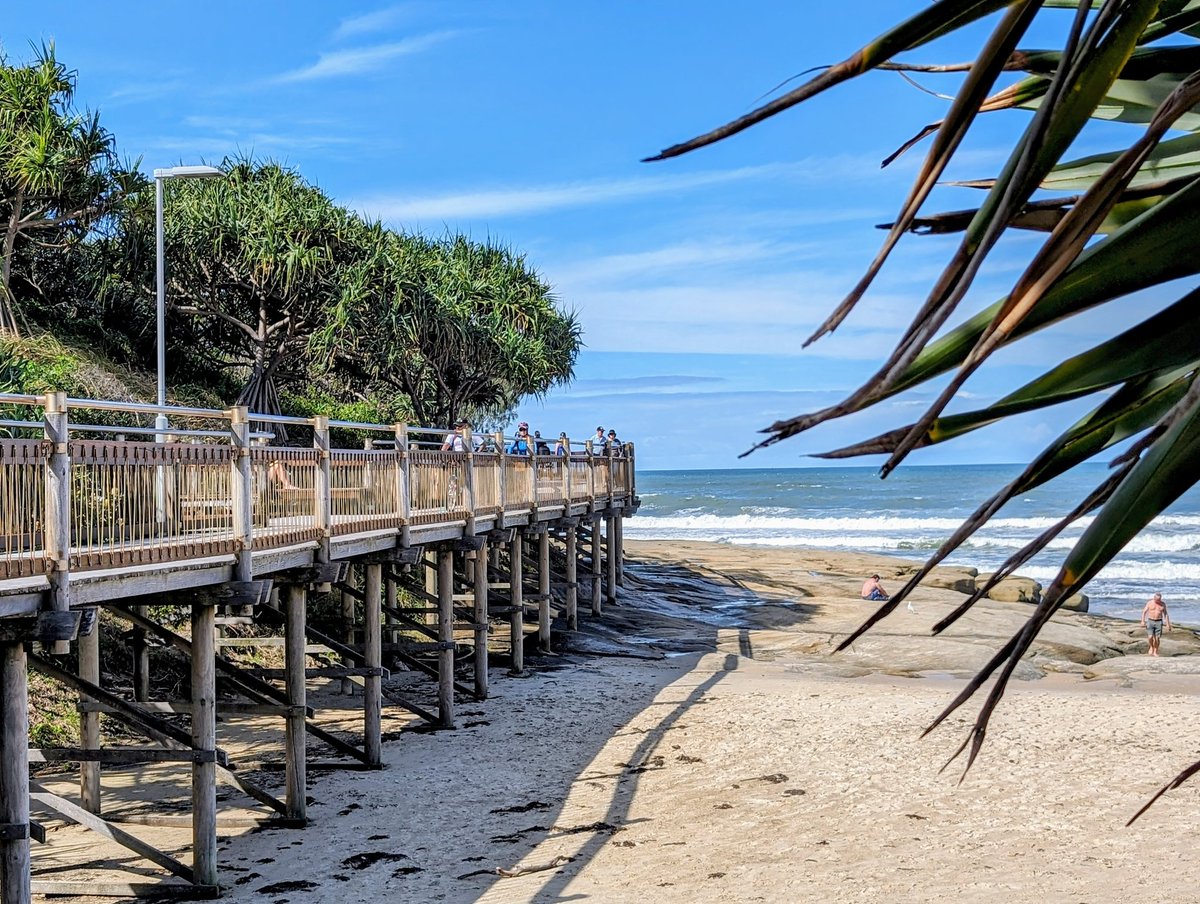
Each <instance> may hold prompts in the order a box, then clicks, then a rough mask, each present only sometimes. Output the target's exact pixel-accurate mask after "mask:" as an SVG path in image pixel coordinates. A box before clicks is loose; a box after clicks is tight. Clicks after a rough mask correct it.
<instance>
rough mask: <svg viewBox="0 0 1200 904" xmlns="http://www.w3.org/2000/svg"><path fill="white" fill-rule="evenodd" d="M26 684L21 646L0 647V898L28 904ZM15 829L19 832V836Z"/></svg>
mask: <svg viewBox="0 0 1200 904" xmlns="http://www.w3.org/2000/svg"><path fill="white" fill-rule="evenodd" d="M28 748H29V685H28V675H27V671H26V662H25V647H24V646H23V645H22V644H20V643H14V642H11V641H10V642H8V643H2V644H0V823H2V824H4V826H5V827H7V829H8V831H9V833H10V835H9V837H3V838H0V900H2V901H4V902H5V904H29V901H30V894H31V892H30V886H29V760H28V753H27V752H26V751H27V750H28ZM17 829H19V830H20V831H19V832H18V831H17Z"/></svg>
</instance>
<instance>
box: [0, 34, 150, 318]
mask: <svg viewBox="0 0 1200 904" xmlns="http://www.w3.org/2000/svg"><path fill="white" fill-rule="evenodd" d="M75 83H76V76H75V73H74V72H71V71H68V70H67V68H66V67H65V66H63V65H62V64H61V63H59V62H58V60H57V59H56V58H55V55H54V47H53V46H48V47H43V48H42V49H41V51H40V53H39V55H38V57H37V59H36V60H34V62H33V63H31V64H28V65H11V64H9V63H8V61H7V60H6V59H4V58H3V57H2V56H0V218H2V222H3V229H4V237H3V245H2V252H0V253H2V265H0V332H9V333H17V332H19V329H20V312H19V311H18V309H17V306H16V305H15V304H14V299H15V296H14V292H13V289H12V280H13V263H14V260H15V258H16V256H17V254H18V253H19V252H20V251H22V250H26V249H22V247H21V246H22V245H23V244H27V243H36V245H38V246H40V247H46V246H51V247H55V246H58V247H61V246H63V245H65V244H66V243H69V242H73V241H79V240H81V239H83V238H84V236H86V235H87V233H88V230H89V229H90V228H91V227H92V226H93V224H94V223H95V222H96V221H97V220H98V219H99V218H100V217H102V216H104V215H105V214H107V213H109V212H110V211H112V210H113V209H114V206H115V205H116V204H117V203H119V202H120V200H121V199H122V198H123V197H124V196H125V194H126V193H127V192H128V191H130V190H133V189H136V188H137V187H138V186H139V185H140V184H142V182H143V181H144V180H143V179H142V177H141V176H140V175H139V174H138V173H137V172H136V171H135V170H134V169H126V168H123V167H122V166H120V164H119V163H118V160H117V157H116V153H115V149H114V140H113V136H112V135H111V134H110V133H109V132H108V131H107V130H105V129H104V128H103V127H102V126H101V125H100V119H99V116H98V115H97V114H94V113H87V112H77V111H76V110H75V109H74V105H73V99H74V94H75ZM27 260H29V261H33V260H36V251H34V252H31V254H30V256H29V257H27ZM25 277H26V279H27V280H28V281H29V283H30V285H31V286H32V287H34V288H36V287H37V286H38V280H37V279H36V277H35V276H34V275H33V273H32V268H30V269H29V270H27V271H26V273H25Z"/></svg>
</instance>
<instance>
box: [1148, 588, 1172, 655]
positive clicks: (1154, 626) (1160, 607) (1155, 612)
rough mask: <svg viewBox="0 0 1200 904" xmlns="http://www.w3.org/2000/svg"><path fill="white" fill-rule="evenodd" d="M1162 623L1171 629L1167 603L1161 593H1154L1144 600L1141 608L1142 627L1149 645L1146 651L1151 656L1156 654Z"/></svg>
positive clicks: (1160, 639) (1160, 640)
mask: <svg viewBox="0 0 1200 904" xmlns="http://www.w3.org/2000/svg"><path fill="white" fill-rule="evenodd" d="M1164 625H1165V626H1166V628H1167V630H1168V631H1170V630H1171V616H1170V615H1168V614H1167V604H1166V603H1164V602H1163V598H1162V594H1161V593H1156V594H1154V596H1152V597H1150V599H1148V600H1146V605H1145V606H1144V607H1143V608H1142V627H1143V628H1145V629H1146V640H1147V642H1148V643H1149V645H1150V649H1149V650H1147V652H1148V653H1149V654H1150V655H1151V656H1157V655H1158V645H1159V644H1160V643H1162V632H1163V626H1164Z"/></svg>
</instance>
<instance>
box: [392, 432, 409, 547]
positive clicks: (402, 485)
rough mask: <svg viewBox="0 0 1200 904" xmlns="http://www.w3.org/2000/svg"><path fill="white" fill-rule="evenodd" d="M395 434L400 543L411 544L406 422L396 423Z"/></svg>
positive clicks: (403, 544)
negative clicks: (397, 464)
mask: <svg viewBox="0 0 1200 904" xmlns="http://www.w3.org/2000/svg"><path fill="white" fill-rule="evenodd" d="M395 436H396V457H397V460H398V462H399V467H398V468H397V469H396V475H397V479H396V492H397V494H399V497H400V499H399V502H400V505H399V507H398V511H399V512H400V545H401V546H411V545H412V530H411V528H409V526H408V525H409V515H410V513H411V510H410V508H409V506H410V505H411V499H412V463H411V462H410V461H409V457H408V424H397V425H396V428H395Z"/></svg>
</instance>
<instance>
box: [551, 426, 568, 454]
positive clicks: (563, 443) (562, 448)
mask: <svg viewBox="0 0 1200 904" xmlns="http://www.w3.org/2000/svg"><path fill="white" fill-rule="evenodd" d="M569 444H570V440H568V439H567V431H565V430H564V431H563V432H562V433H560V434H559V435H558V442H556V443H555V444H554V454H555V455H556V456H558V457H559V458H564V457H565V456H567V455H568V454H570V451H571V450H570V449H568V448H567V446H568V445H569Z"/></svg>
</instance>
